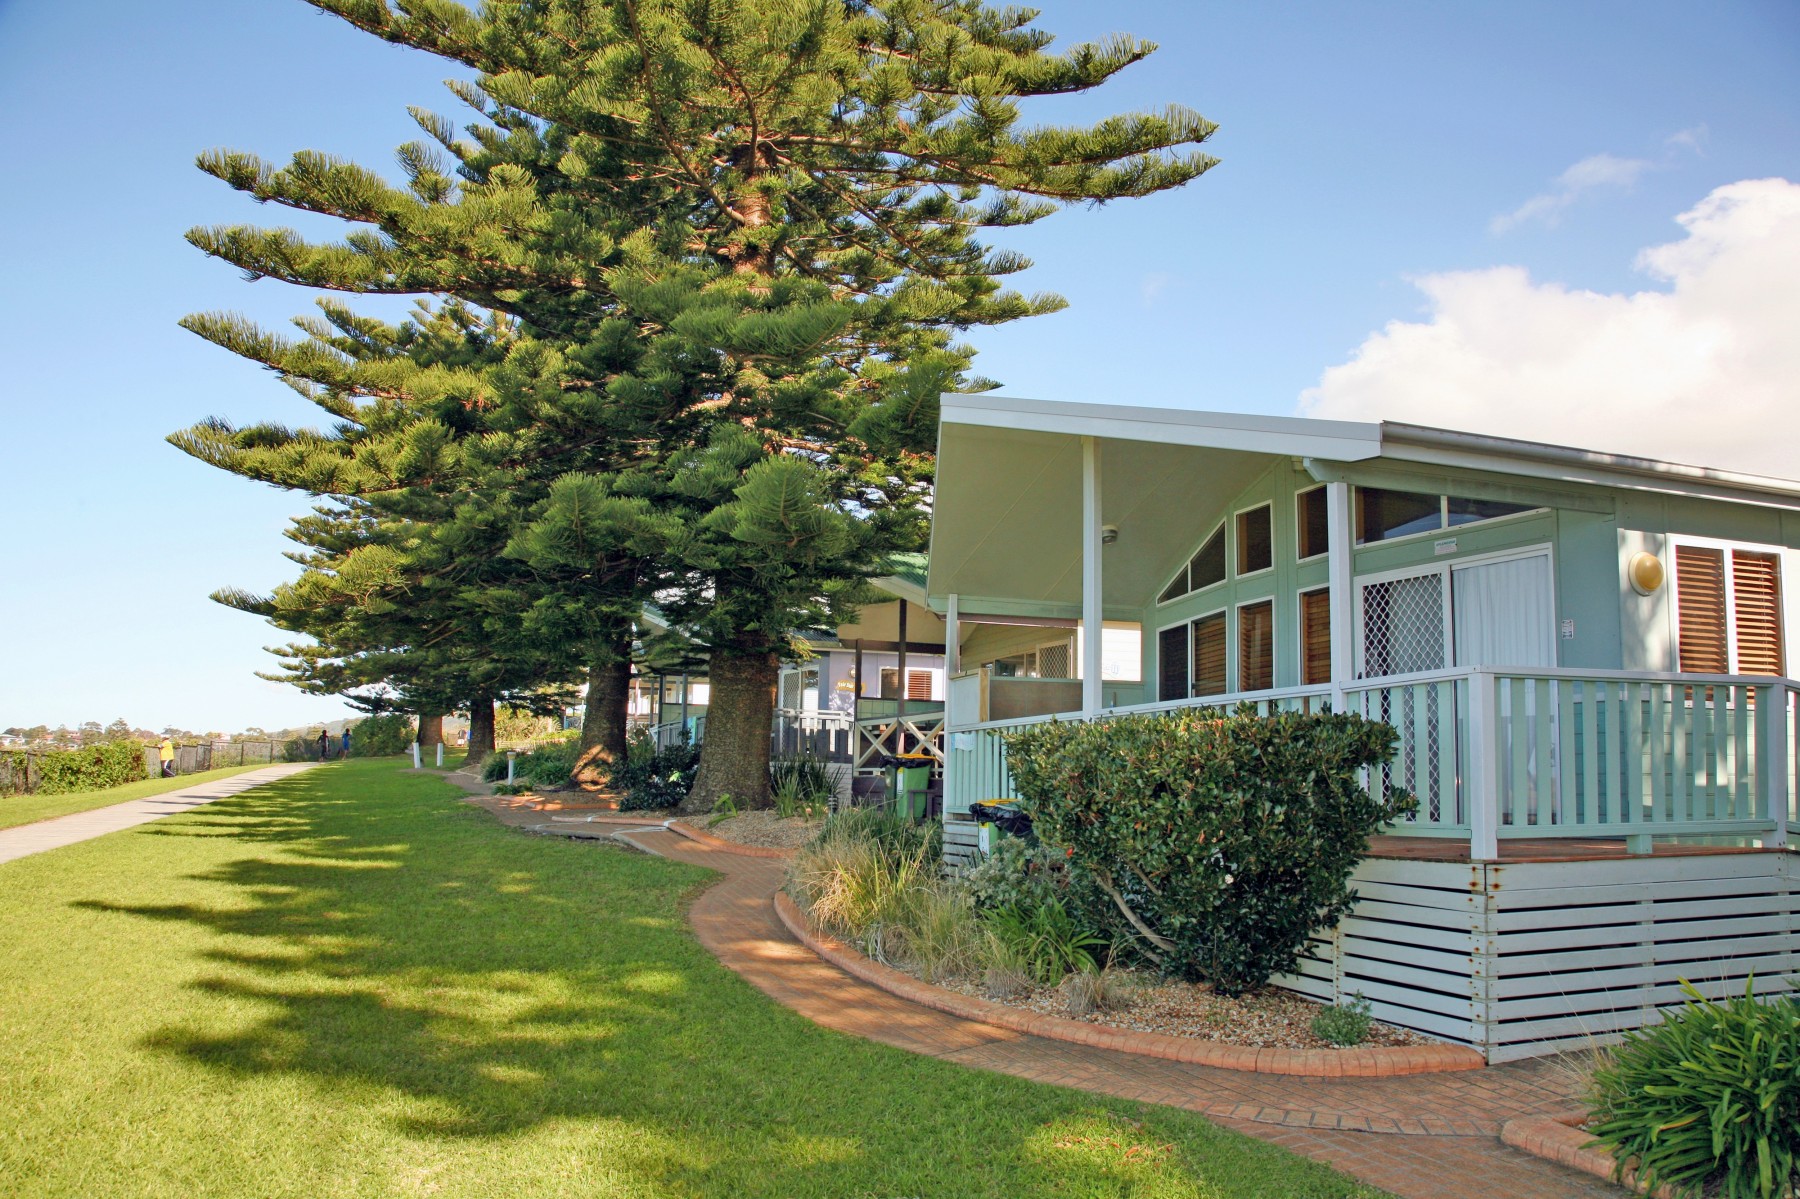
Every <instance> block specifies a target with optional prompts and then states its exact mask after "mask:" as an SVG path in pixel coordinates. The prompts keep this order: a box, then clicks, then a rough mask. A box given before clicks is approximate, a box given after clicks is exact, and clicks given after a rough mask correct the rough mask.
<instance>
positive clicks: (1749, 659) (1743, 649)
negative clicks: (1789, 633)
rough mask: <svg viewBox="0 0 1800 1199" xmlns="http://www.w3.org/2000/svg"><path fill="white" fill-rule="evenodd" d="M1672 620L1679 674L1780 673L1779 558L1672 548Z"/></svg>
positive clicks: (1705, 548) (1739, 551)
mask: <svg viewBox="0 0 1800 1199" xmlns="http://www.w3.org/2000/svg"><path fill="white" fill-rule="evenodd" d="M1675 617H1676V625H1677V641H1676V644H1677V655H1678V665H1679V667H1680V669H1681V670H1683V671H1685V672H1687V673H1689V674H1773V675H1779V674H1783V673H1785V669H1784V668H1785V666H1786V662H1787V659H1786V655H1785V653H1784V648H1785V647H1784V646H1783V643H1782V642H1783V638H1782V628H1781V557H1780V555H1779V554H1773V553H1767V552H1763V551H1758V550H1748V549H1736V548H1733V549H1730V550H1725V549H1715V548H1712V547H1708V546H1697V545H1677V546H1676V547H1675Z"/></svg>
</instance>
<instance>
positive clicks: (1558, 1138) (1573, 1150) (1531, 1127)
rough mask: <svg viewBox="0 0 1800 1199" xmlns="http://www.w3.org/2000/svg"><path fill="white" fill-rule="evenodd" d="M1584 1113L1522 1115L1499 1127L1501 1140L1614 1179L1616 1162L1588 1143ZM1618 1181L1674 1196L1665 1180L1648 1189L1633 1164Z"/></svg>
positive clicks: (1662, 1198) (1663, 1197)
mask: <svg viewBox="0 0 1800 1199" xmlns="http://www.w3.org/2000/svg"><path fill="white" fill-rule="evenodd" d="M1584 1116H1585V1113H1582V1112H1568V1113H1564V1114H1563V1115H1559V1116H1521V1117H1519V1118H1518V1119H1516V1120H1508V1121H1507V1122H1506V1123H1504V1124H1502V1125H1501V1126H1500V1139H1501V1140H1502V1141H1504V1142H1505V1143H1506V1144H1508V1145H1511V1146H1512V1147H1513V1148H1514V1149H1523V1150H1524V1151H1525V1152H1526V1153H1530V1154H1532V1155H1534V1156H1536V1157H1541V1158H1543V1159H1544V1160H1545V1161H1552V1162H1555V1163H1556V1164H1557V1165H1559V1166H1567V1167H1569V1169H1571V1170H1580V1171H1581V1172H1582V1173H1584V1174H1592V1175H1594V1176H1595V1177H1596V1178H1604V1179H1607V1180H1608V1181H1615V1180H1614V1179H1613V1167H1614V1165H1615V1164H1616V1163H1615V1162H1614V1160H1613V1156H1612V1154H1610V1153H1607V1152H1605V1151H1604V1150H1601V1149H1590V1148H1588V1143H1589V1142H1590V1141H1592V1140H1593V1139H1594V1138H1593V1137H1591V1136H1589V1135H1588V1134H1587V1133H1586V1132H1584V1131H1583V1130H1582V1129H1581V1126H1580V1125H1581V1121H1582V1119H1583V1118H1584ZM1619 1181H1622V1183H1623V1185H1625V1186H1627V1187H1630V1188H1631V1189H1632V1190H1634V1191H1636V1192H1637V1193H1638V1194H1640V1195H1644V1194H1647V1195H1649V1196H1650V1197H1651V1199H1675V1188H1673V1187H1672V1186H1670V1185H1669V1184H1668V1183H1663V1184H1662V1185H1660V1186H1658V1187H1657V1188H1656V1189H1655V1190H1654V1191H1646V1190H1645V1189H1644V1184H1643V1183H1641V1182H1639V1181H1638V1176H1637V1171H1636V1170H1634V1169H1632V1168H1631V1167H1630V1166H1627V1167H1625V1173H1624V1174H1623V1175H1622V1176H1621V1179H1620V1180H1619Z"/></svg>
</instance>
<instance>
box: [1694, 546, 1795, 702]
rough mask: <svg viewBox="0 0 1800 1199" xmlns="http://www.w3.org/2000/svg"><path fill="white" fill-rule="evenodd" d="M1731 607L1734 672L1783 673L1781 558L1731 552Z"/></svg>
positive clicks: (1741, 551)
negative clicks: (1735, 659)
mask: <svg viewBox="0 0 1800 1199" xmlns="http://www.w3.org/2000/svg"><path fill="white" fill-rule="evenodd" d="M1676 552H1677V554H1679V553H1680V552H1681V551H1680V550H1679V549H1677V551H1676ZM1731 608H1732V612H1731V614H1732V616H1733V617H1735V618H1736V624H1737V673H1738V674H1782V673H1784V672H1783V670H1782V665H1783V658H1782V652H1781V650H1782V646H1781V560H1780V559H1779V558H1777V557H1776V556H1775V555H1774V554H1757V553H1751V552H1750V551H1748V550H1733V551H1731ZM1684 652H1685V647H1684Z"/></svg>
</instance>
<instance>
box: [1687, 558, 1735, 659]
mask: <svg viewBox="0 0 1800 1199" xmlns="http://www.w3.org/2000/svg"><path fill="white" fill-rule="evenodd" d="M1675 586H1676V589H1677V592H1678V596H1677V602H1676V607H1677V612H1676V620H1677V623H1678V624H1679V626H1680V641H1679V657H1680V667H1681V669H1682V670H1684V671H1686V672H1688V673H1689V674H1730V673H1731V650H1730V645H1729V643H1728V641H1727V640H1726V634H1725V551H1724V550H1708V549H1700V548H1698V547H1696V546H1691V545H1678V546H1676V547H1675Z"/></svg>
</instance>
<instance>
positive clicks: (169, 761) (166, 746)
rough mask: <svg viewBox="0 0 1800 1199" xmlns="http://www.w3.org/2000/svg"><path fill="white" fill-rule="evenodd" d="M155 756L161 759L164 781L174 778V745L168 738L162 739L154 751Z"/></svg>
mask: <svg viewBox="0 0 1800 1199" xmlns="http://www.w3.org/2000/svg"><path fill="white" fill-rule="evenodd" d="M156 756H157V757H159V758H161V759H162V772H163V777H164V778H166V779H172V778H174V777H175V743H174V742H173V741H171V740H169V738H167V737H164V738H163V739H162V745H161V747H160V748H159V749H158V750H157V751H156Z"/></svg>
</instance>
